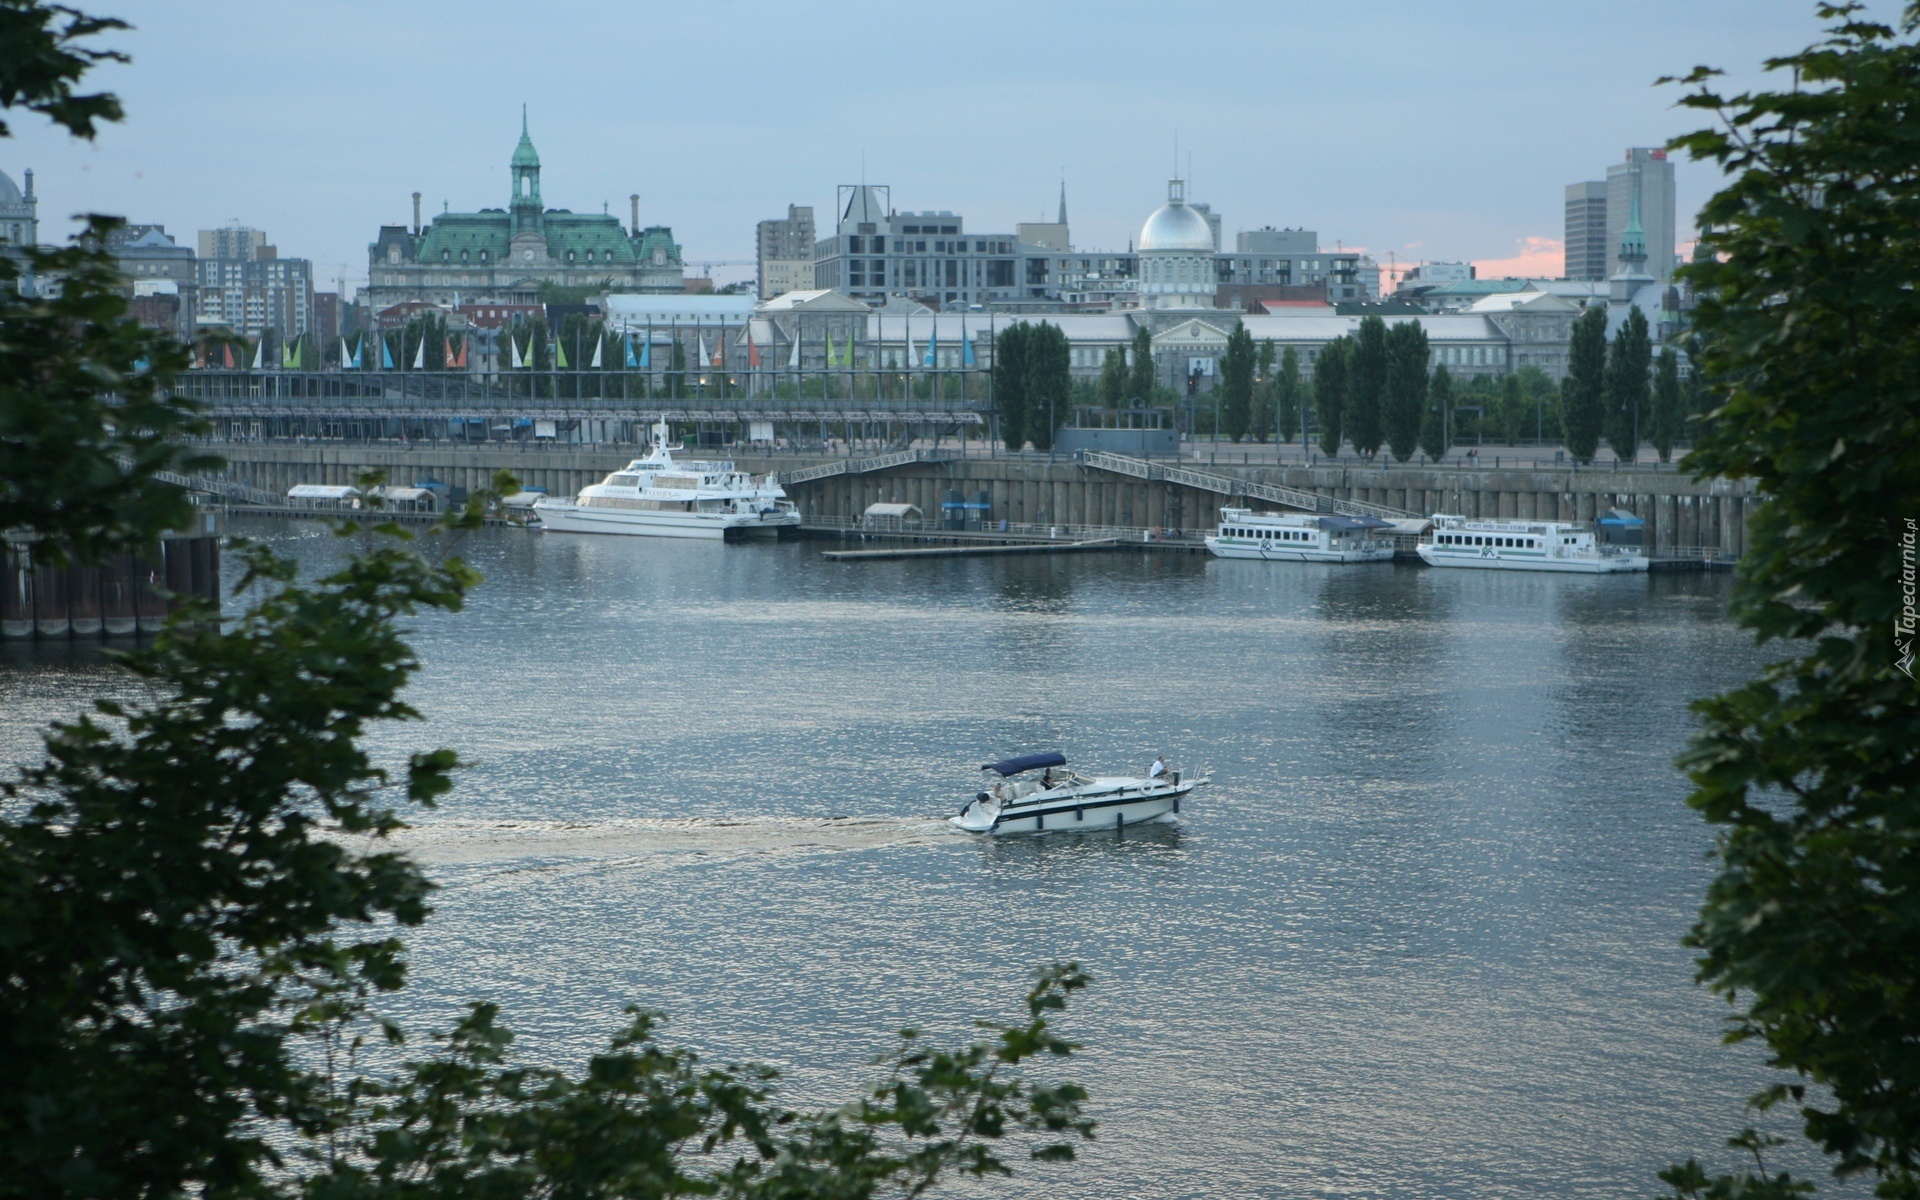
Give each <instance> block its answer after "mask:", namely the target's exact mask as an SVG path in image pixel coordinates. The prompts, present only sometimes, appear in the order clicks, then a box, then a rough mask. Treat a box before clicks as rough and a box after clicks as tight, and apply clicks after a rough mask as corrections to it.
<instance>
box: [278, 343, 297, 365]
mask: <svg viewBox="0 0 1920 1200" xmlns="http://www.w3.org/2000/svg"><path fill="white" fill-rule="evenodd" d="M294 365H295V359H294V357H293V346H292V345H291V344H282V345H281V347H280V369H281V370H282V371H291V370H293V368H294Z"/></svg>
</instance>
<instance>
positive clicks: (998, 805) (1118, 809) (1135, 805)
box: [947, 751, 1208, 834]
mask: <svg viewBox="0 0 1920 1200" xmlns="http://www.w3.org/2000/svg"><path fill="white" fill-rule="evenodd" d="M980 769H981V770H982V771H992V772H994V773H996V774H998V775H999V776H1000V778H999V779H997V780H995V781H994V783H993V786H991V787H989V788H987V789H986V790H984V791H982V792H979V793H977V794H976V795H975V796H974V798H973V799H971V800H969V801H967V803H966V806H965V807H964V808H962V809H961V810H960V815H959V816H957V817H949V818H947V819H948V820H950V821H952V822H953V823H954V824H955V825H957V826H959V827H960V828H961V829H964V830H966V831H967V832H968V833H986V834H1006V833H1058V832H1061V831H1065V830H1082V831H1091V830H1096V829H1120V828H1124V827H1125V826H1128V825H1140V824H1144V823H1145V822H1148V821H1165V820H1170V819H1172V818H1173V817H1174V816H1175V815H1176V814H1177V813H1179V811H1180V798H1181V797H1182V796H1185V795H1186V794H1187V793H1188V792H1191V791H1192V790H1193V789H1194V788H1196V787H1199V786H1200V785H1201V784H1203V783H1206V782H1208V780H1207V779H1206V778H1204V777H1203V778H1200V779H1189V780H1185V781H1182V780H1181V778H1180V772H1178V771H1170V772H1165V773H1163V774H1160V775H1158V776H1148V777H1136V776H1131V775H1098V776H1091V777H1090V776H1086V775H1082V774H1080V773H1079V772H1078V771H1072V770H1068V769H1067V756H1066V755H1064V754H1061V753H1058V752H1057V751H1056V752H1051V753H1045V754H1026V755H1022V756H1020V757H1018V758H1009V759H1004V760H1002V761H1000V762H996V763H988V764H986V765H985V766H983V767H981V768H980ZM1032 771H1039V772H1041V774H1040V775H1039V776H1038V777H1037V778H1026V779H1022V778H1020V776H1022V775H1026V774H1028V773H1029V772H1032Z"/></svg>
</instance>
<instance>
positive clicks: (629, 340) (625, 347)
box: [620, 333, 640, 367]
mask: <svg viewBox="0 0 1920 1200" xmlns="http://www.w3.org/2000/svg"><path fill="white" fill-rule="evenodd" d="M620 350H621V352H622V355H623V356H624V358H625V360H626V361H625V363H624V365H625V366H628V367H637V366H639V365H640V360H639V359H637V358H635V357H634V356H633V335H632V334H631V333H623V334H621V335H620Z"/></svg>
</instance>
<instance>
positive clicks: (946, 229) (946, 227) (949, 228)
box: [940, 225, 960, 233]
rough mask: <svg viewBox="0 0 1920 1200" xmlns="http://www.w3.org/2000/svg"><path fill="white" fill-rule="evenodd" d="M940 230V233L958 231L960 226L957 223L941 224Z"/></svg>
mask: <svg viewBox="0 0 1920 1200" xmlns="http://www.w3.org/2000/svg"><path fill="white" fill-rule="evenodd" d="M940 232H941V233H959V232H960V227H959V226H958V225H942V226H941V227H940Z"/></svg>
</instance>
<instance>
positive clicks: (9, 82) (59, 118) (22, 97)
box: [0, 0, 130, 141]
mask: <svg viewBox="0 0 1920 1200" xmlns="http://www.w3.org/2000/svg"><path fill="white" fill-rule="evenodd" d="M127 28H130V26H128V25H127V23H126V22H125V21H120V20H116V19H115V18H113V17H96V16H92V15H90V14H87V13H83V12H80V11H79V10H77V9H74V8H69V7H66V6H62V5H53V4H41V3H36V2H35V0H5V3H0V47H4V48H5V51H6V53H5V54H4V55H0V109H9V110H10V109H16V108H24V109H26V110H27V111H28V112H36V113H39V114H40V115H41V116H44V117H46V118H47V119H48V120H50V121H52V122H53V123H54V124H56V125H59V126H62V127H63V128H65V129H66V131H67V132H68V133H71V134H72V135H73V136H75V137H80V138H86V139H87V140H89V141H91V140H92V139H93V135H94V133H95V132H96V130H95V128H94V126H95V123H96V122H99V121H118V120H120V118H121V117H122V116H124V115H125V114H124V113H123V112H122V111H121V109H120V100H119V98H118V97H117V96H115V95H113V94H112V93H111V92H84V93H83V92H75V91H74V86H75V85H76V84H78V83H79V82H80V79H81V77H82V76H84V75H85V74H86V73H87V71H88V70H89V69H91V68H92V67H93V66H95V65H96V64H99V63H103V62H115V63H123V62H126V61H128V60H127V56H126V55H124V54H122V53H120V52H119V51H117V50H103V49H101V48H99V47H97V46H93V45H90V44H87V41H86V39H89V38H93V37H97V36H98V35H100V34H102V33H110V32H115V31H118V30H122V29H127ZM12 136H13V129H12V127H11V126H9V125H8V124H7V123H6V122H5V121H0V138H6V137H12Z"/></svg>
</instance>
